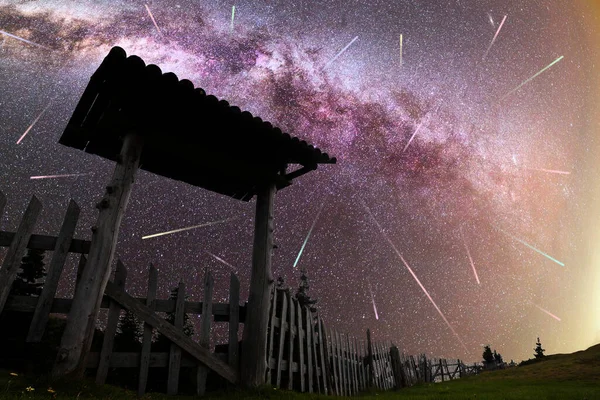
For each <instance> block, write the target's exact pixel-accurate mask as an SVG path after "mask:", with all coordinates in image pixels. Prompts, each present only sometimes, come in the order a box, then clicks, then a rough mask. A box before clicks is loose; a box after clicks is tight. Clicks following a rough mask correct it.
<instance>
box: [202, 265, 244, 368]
mask: <svg viewBox="0 0 600 400" xmlns="http://www.w3.org/2000/svg"><path fill="white" fill-rule="evenodd" d="M203 309H204V308H203ZM211 310H212V306H211ZM239 329H240V281H239V279H238V278H237V276H235V274H234V273H233V272H232V273H231V275H230V276H229V346H228V347H229V348H228V349H227V361H228V362H229V365H231V367H232V368H235V370H236V371H237V370H238V368H239V345H238V332H239Z"/></svg>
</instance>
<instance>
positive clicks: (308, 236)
mask: <svg viewBox="0 0 600 400" xmlns="http://www.w3.org/2000/svg"><path fill="white" fill-rule="evenodd" d="M323 207H325V202H323V204H321V208H319V211H318V212H317V216H316V217H315V220H314V221H313V223H312V225H311V226H310V229H309V230H308V235H306V239H304V243H302V247H301V248H300V252H299V253H298V256H297V257H296V261H294V268H296V265H298V261H300V257H301V256H302V252H303V251H304V247H305V246H306V243H307V242H308V238H310V234H311V233H312V231H313V229H314V227H315V225H316V224H317V221H318V220H319V215H321V211H323Z"/></svg>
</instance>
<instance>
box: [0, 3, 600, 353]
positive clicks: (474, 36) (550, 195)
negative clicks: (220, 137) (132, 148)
mask: <svg viewBox="0 0 600 400" xmlns="http://www.w3.org/2000/svg"><path fill="white" fill-rule="evenodd" d="M233 6H235V14H234V17H233V18H232V7H233ZM0 31H1V32H0V190H1V191H2V192H4V193H5V195H6V196H7V198H8V206H7V212H5V215H4V216H3V217H2V220H0V223H1V226H0V228H2V229H4V230H14V229H16V226H17V223H18V220H19V216H20V215H21V213H22V212H23V210H24V208H25V206H26V204H27V201H28V199H29V198H30V197H31V196H32V195H33V194H36V195H37V196H38V197H39V198H40V199H41V200H42V202H43V203H44V211H43V213H42V217H41V222H40V223H39V224H38V227H37V230H36V233H43V234H56V233H57V231H58V228H59V227H60V223H61V219H62V217H63V214H64V212H65V210H66V205H67V203H68V200H69V198H73V199H75V200H76V201H77V203H78V204H79V205H80V206H81V207H82V216H81V219H80V222H79V225H78V228H77V235H76V236H77V237H78V238H84V239H89V238H90V237H91V231H90V227H91V226H92V225H93V224H94V221H95V218H96V216H97V211H96V209H95V208H94V204H96V203H97V202H98V200H99V199H100V198H101V196H102V195H103V192H104V187H105V186H106V184H107V183H108V182H109V179H110V176H111V172H112V169H113V164H112V163H110V162H108V161H106V160H103V159H100V158H99V157H96V156H93V155H89V154H85V153H83V152H81V151H77V150H74V149H70V148H66V147H64V146H61V145H59V144H58V139H59V137H60V135H61V134H62V131H63V130H64V128H65V126H66V124H67V121H68V119H69V117H70V115H71V113H72V111H73V109H74V107H75V105H76V104H77V101H78V99H79V97H80V96H81V94H82V92H83V89H84V88H85V86H86V84H87V82H88V79H89V77H90V76H91V74H92V73H93V72H94V71H95V69H96V68H97V66H98V65H99V64H100V62H101V60H102V58H103V57H104V56H105V55H106V54H107V53H108V51H109V49H110V48H111V47H112V46H115V45H118V46H121V47H123V48H124V49H125V50H126V51H127V53H128V54H136V55H138V56H140V57H142V58H143V59H144V60H145V61H146V62H147V63H154V64H157V65H159V66H160V67H161V69H162V70H163V71H165V72H167V71H171V72H175V73H176V74H177V75H178V76H179V78H181V79H182V78H187V79H190V80H191V81H192V82H194V84H195V85H196V86H197V87H202V88H204V89H205V90H206V91H207V92H208V93H210V94H214V95H215V96H217V97H219V98H223V99H226V100H227V101H229V103H230V104H234V105H237V106H239V107H240V108H242V109H246V110H249V111H251V112H252V113H253V114H255V115H258V116H260V117H261V118H263V119H264V120H269V121H271V122H272V123H273V124H274V125H276V126H279V127H281V128H282V129H283V130H284V131H286V132H289V133H290V134H292V135H295V136H298V137H300V138H302V139H305V140H307V141H309V142H310V143H312V144H314V145H316V146H318V147H319V148H321V149H322V150H323V151H326V152H328V153H329V154H330V155H332V156H335V157H337V159H338V163H337V164H336V165H325V166H321V167H320V168H319V169H318V170H317V171H315V172H312V173H310V174H308V175H305V176H303V177H301V178H299V179H297V180H296V181H295V183H294V184H293V185H292V186H291V187H288V188H285V189H283V190H282V191H280V192H279V193H278V194H277V195H276V198H275V212H274V213H275V233H274V235H275V243H276V244H277V246H278V248H277V249H276V250H274V253H273V273H274V275H275V276H276V277H277V276H282V277H284V278H285V280H286V283H287V284H288V285H290V286H292V287H295V286H297V284H298V278H299V274H300V272H299V271H300V269H301V268H304V269H306V271H307V274H308V276H309V279H310V284H311V287H310V294H311V295H312V296H313V297H314V298H317V299H318V308H319V310H320V313H321V316H322V317H323V319H324V320H325V322H326V324H327V325H328V327H332V328H336V329H337V330H339V331H341V332H347V333H350V334H353V335H356V336H358V337H359V338H362V337H364V336H365V331H366V329H367V328H370V329H371V331H372V332H373V335H374V338H375V339H376V340H389V341H393V342H394V343H396V344H398V345H399V347H400V348H401V349H402V350H404V351H406V352H408V353H411V354H416V353H427V354H429V355H432V356H438V357H448V358H461V359H463V360H465V361H479V360H480V358H481V353H482V346H483V345H485V344H490V345H491V346H492V348H495V349H497V350H498V352H500V353H501V354H502V355H503V356H504V358H505V359H506V360H510V359H514V360H515V361H517V360H521V359H527V358H529V357H531V356H532V355H533V347H534V345H535V340H536V338H537V337H538V336H539V337H540V339H541V341H542V344H543V346H544V348H545V349H546V350H547V352H548V353H559V352H570V351H575V350H579V349H582V348H586V347H588V346H590V345H592V344H595V343H597V342H598V341H600V294H599V292H600V273H599V272H598V271H599V269H600V252H598V251H597V249H598V248H600V247H599V245H600V235H599V233H600V232H599V231H598V228H597V227H598V226H599V224H598V222H600V218H599V216H600V190H599V187H597V186H600V185H598V184H597V183H596V177H597V173H596V171H597V160H598V156H600V140H599V137H598V134H599V132H600V131H599V129H600V126H599V121H600V112H599V111H600V98H599V96H598V89H597V88H598V87H599V85H600V75H599V73H598V65H599V62H600V58H599V57H598V55H599V48H598V43H600V37H599V36H600V3H598V2H597V1H596V0H574V1H558V0H552V1H541V0H539V1H538V0H527V1H523V0H503V1H494V0H477V1H476V0H444V1H442V0H440V1H427V0H420V1H417V0H397V1H391V0H373V1H362V0H345V1H341V0H323V1H307V0H304V1H300V0H296V1H291V0H270V1H267V0H257V1H250V0H239V1H236V2H232V1H210V2H206V1H187V0H168V1H167V0H148V1H147V2H143V1H137V0H130V1H124V0H117V1H94V2H90V1H68V0H60V1H49V0H48V1H46V0H40V1H4V0H0ZM401 38H402V39H401ZM494 38H495V39H494ZM400 43H402V44H400ZM553 62H554V64H552V63H553ZM550 64H552V65H551V66H550ZM548 66H550V67H549V68H546V69H545V70H543V69H544V68H545V67H548ZM542 70H543V71H542ZM540 71H542V72H541V73H539V75H537V76H536V74H537V73H538V72H540ZM530 78H532V79H530ZM521 85H522V86H521ZM25 132H26V133H27V134H26V135H25ZM17 142H19V143H18V144H17ZM63 174H85V175H78V176H72V177H61V178H48V179H31V177H32V176H47V175H63ZM253 213H254V201H251V202H249V203H245V202H240V201H236V200H233V199H230V198H227V197H224V196H221V195H218V194H215V193H211V192H208V191H205V190H203V189H200V188H196V187H192V186H190V185H187V184H184V183H181V182H177V181H172V180H168V179H166V178H162V177H160V176H155V175H152V174H149V173H147V172H145V171H140V172H139V174H138V178H137V181H136V185H135V186H134V189H133V193H132V197H131V200H130V203H129V207H128V210H127V213H126V216H125V218H124V220H123V224H122V228H121V232H120V237H119V244H118V248H117V256H118V257H119V258H121V259H122V260H123V262H124V263H125V265H126V266H127V267H128V269H129V278H128V279H129V283H128V290H129V291H130V292H131V293H133V294H134V295H138V296H141V295H143V294H144V291H145V287H146V278H147V268H148V265H149V263H151V262H152V263H154V264H155V265H156V266H157V267H158V269H159V271H160V272H159V288H160V293H159V294H160V296H162V297H166V296H167V294H168V291H169V288H171V287H173V286H175V285H176V284H177V282H178V281H179V279H183V280H185V282H186V284H187V285H188V287H189V288H190V290H191V293H190V298H191V299H192V300H196V301H198V300H200V287H201V282H202V277H203V274H204V271H205V269H206V268H209V269H210V270H211V271H213V273H214V275H215V280H216V289H215V290H216V292H215V300H216V301H225V300H226V298H227V293H228V281H229V279H228V276H229V274H230V273H231V272H232V271H234V272H236V273H237V275H238V276H239V278H240V281H241V288H242V298H243V299H245V298H246V296H247V288H248V285H249V279H250V266H251V255H252V234H253ZM230 218H236V219H235V220H233V221H228V222H224V223H219V224H213V225H210V226H205V227H201V228H197V229H194V230H188V231H184V232H180V233H175V234H171V235H164V236H160V237H155V238H149V239H142V236H146V235H151V234H154V233H159V232H164V231H169V230H174V229H178V228H184V227H188V226H192V225H200V224H204V223H209V222H212V221H222V220H227V219H230ZM311 226H314V228H313V229H312V231H310V237H309V238H308V241H306V245H305V247H304V250H303V252H302V254H301V257H300V259H299V260H298V263H297V265H296V266H295V267H294V263H295V261H296V259H297V256H298V253H299V251H300V249H301V248H302V245H303V243H304V241H305V239H306V237H307V235H308V233H309V230H310V229H311ZM1 251H2V252H0V256H2V255H3V254H4V253H3V252H4V251H5V250H1ZM215 256H216V257H215ZM70 257H71V258H70V259H69V260H68V263H67V267H66V270H65V272H64V274H65V275H64V279H63V280H62V282H61V287H60V294H61V295H62V296H68V295H70V293H71V292H72V290H73V281H74V274H75V273H74V268H75V264H76V261H77V259H76V257H75V256H70ZM223 261H224V262H223ZM375 307H376V311H375Z"/></svg>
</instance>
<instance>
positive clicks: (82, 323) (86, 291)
mask: <svg viewBox="0 0 600 400" xmlns="http://www.w3.org/2000/svg"><path fill="white" fill-rule="evenodd" d="M142 144H143V141H142V139H141V137H140V136H138V135H135V134H129V135H126V136H125V138H124V140H123V146H122V148H121V153H120V155H119V156H118V159H117V163H116V166H115V170H114V173H113V177H112V181H111V183H110V184H109V186H108V187H107V188H106V194H105V195H104V198H103V199H102V201H101V202H100V203H98V205H97V207H98V208H99V209H100V212H99V214H98V220H97V222H96V226H95V227H94V228H92V232H93V233H92V243H91V247H90V252H89V255H88V262H87V264H86V267H85V268H84V270H83V274H82V276H81V281H80V282H79V286H80V287H79V288H78V289H76V290H75V295H74V297H73V307H71V311H70V312H69V316H68V317H67V325H66V327H65V330H64V332H63V336H62V340H61V344H60V348H59V351H58V355H57V358H56V362H55V364H54V368H53V370H52V375H53V376H54V377H61V376H65V375H67V374H73V375H74V376H76V377H78V378H81V377H83V373H84V371H85V365H86V358H87V354H88V353H89V351H90V347H91V345H92V337H93V334H94V328H95V326H96V318H97V316H98V310H99V308H100V303H101V302H102V297H103V295H104V289H105V288H106V284H107V282H108V279H109V277H110V272H111V265H112V261H113V257H114V254H115V248H116V244H117V238H118V236H119V228H120V226H121V220H122V219H123V215H124V213H125V208H126V207H127V203H128V201H129V196H130V194H131V187H132V184H133V181H134V178H135V174H136V171H137V169H138V166H139V162H140V156H141V153H142Z"/></svg>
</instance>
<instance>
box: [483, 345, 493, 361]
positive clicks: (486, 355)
mask: <svg viewBox="0 0 600 400" xmlns="http://www.w3.org/2000/svg"><path fill="white" fill-rule="evenodd" d="M483 361H484V362H485V363H491V362H494V353H492V349H491V348H490V346H484V347H483Z"/></svg>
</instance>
